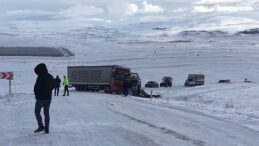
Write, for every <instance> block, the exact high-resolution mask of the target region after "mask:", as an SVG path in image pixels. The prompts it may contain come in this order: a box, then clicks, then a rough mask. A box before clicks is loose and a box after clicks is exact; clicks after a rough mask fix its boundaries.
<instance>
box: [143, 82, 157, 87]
mask: <svg viewBox="0 0 259 146" xmlns="http://www.w3.org/2000/svg"><path fill="white" fill-rule="evenodd" d="M158 85H159V84H158V83H157V82H156V81H149V82H147V83H146V84H145V87H147V88H158Z"/></svg>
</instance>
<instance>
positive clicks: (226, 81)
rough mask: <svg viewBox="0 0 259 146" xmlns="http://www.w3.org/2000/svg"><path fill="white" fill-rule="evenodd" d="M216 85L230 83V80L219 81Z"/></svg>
mask: <svg viewBox="0 0 259 146" xmlns="http://www.w3.org/2000/svg"><path fill="white" fill-rule="evenodd" d="M218 83H231V80H219V81H218Z"/></svg>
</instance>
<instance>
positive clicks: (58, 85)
mask: <svg viewBox="0 0 259 146" xmlns="http://www.w3.org/2000/svg"><path fill="white" fill-rule="evenodd" d="M60 83H61V80H60V78H59V76H58V75H57V76H56V78H55V91H54V95H55V96H58V94H59V88H60Z"/></svg>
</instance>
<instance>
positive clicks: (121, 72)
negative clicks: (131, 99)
mask: <svg viewBox="0 0 259 146" xmlns="http://www.w3.org/2000/svg"><path fill="white" fill-rule="evenodd" d="M67 75H68V78H69V81H70V85H72V86H74V87H75V89H76V90H77V91H88V90H96V91H100V90H103V91H104V92H107V93H113V92H114V93H121V92H123V82H124V80H125V79H126V78H129V76H130V68H127V67H123V66H118V65H109V66H68V67H67Z"/></svg>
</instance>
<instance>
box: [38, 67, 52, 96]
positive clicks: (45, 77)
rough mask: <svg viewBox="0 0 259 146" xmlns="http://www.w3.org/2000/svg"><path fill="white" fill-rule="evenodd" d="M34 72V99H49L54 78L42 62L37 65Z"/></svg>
mask: <svg viewBox="0 0 259 146" xmlns="http://www.w3.org/2000/svg"><path fill="white" fill-rule="evenodd" d="M34 72H35V73H36V74H37V75H38V77H37V80H36V83H35V85H34V94H35V98H36V100H51V96H52V90H53V88H54V78H53V76H52V75H51V74H49V73H48V69H47V67H46V65H45V64H44V63H41V64H39V65H37V66H36V67H35V68H34Z"/></svg>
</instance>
